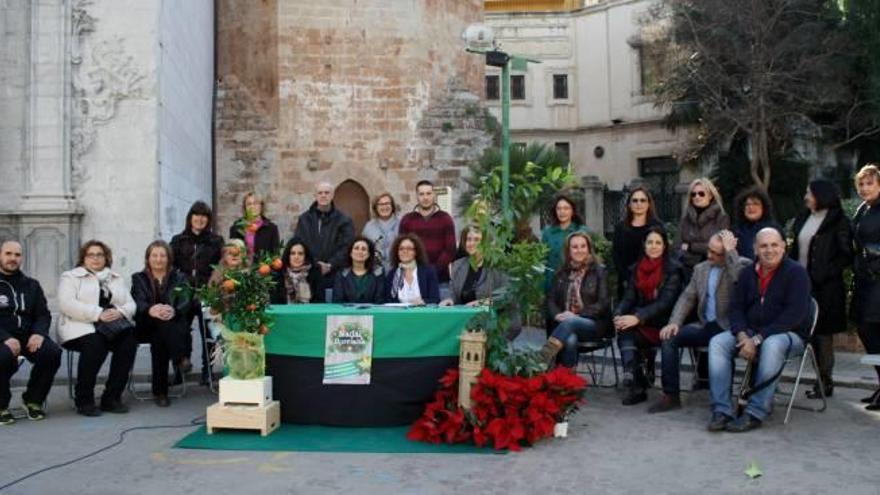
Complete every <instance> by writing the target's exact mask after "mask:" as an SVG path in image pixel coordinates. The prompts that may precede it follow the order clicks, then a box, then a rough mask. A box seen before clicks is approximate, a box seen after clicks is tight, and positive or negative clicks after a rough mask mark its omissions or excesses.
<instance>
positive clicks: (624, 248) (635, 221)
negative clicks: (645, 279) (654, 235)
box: [611, 186, 662, 301]
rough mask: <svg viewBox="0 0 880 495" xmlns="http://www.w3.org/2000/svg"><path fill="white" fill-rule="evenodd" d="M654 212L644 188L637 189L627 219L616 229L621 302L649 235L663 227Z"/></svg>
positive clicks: (614, 242) (614, 241)
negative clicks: (646, 236) (653, 228)
mask: <svg viewBox="0 0 880 495" xmlns="http://www.w3.org/2000/svg"><path fill="white" fill-rule="evenodd" d="M656 212H657V210H656V209H655V208H654V198H653V197H652V196H651V193H650V191H648V189H647V188H646V187H644V186H638V187H635V188H633V189H632V190H631V191H630V192H629V195H628V196H627V198H626V216H625V217H624V219H623V220H622V221H621V222H620V223H619V224H617V226H616V227H615V228H614V237H613V238H612V240H611V252H612V253H613V254H612V256H613V259H614V267H615V269H616V270H617V300H618V301H619V300H621V299H622V298H623V291H624V289H625V288H626V283H627V282H628V281H629V276H630V271H629V270H630V267H631V266H632V265H633V264H635V262H636V261H638V260H639V256H641V255H642V252H644V249H645V235H646V234H647V233H648V230H649V229H650V228H651V227H655V226H658V225H662V223H661V222H660V219H658V218H657V213H656Z"/></svg>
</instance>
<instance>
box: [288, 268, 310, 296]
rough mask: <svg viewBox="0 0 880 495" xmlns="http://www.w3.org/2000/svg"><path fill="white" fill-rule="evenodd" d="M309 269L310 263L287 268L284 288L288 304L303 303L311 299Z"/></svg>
mask: <svg viewBox="0 0 880 495" xmlns="http://www.w3.org/2000/svg"><path fill="white" fill-rule="evenodd" d="M311 269H312V265H303V266H301V267H299V268H292V267H288V268H287V271H286V272H285V279H284V288H285V289H287V303H288V304H305V303H308V302H309V301H311V300H312V288H311V287H310V286H309V280H308V279H309V271H310V270H311Z"/></svg>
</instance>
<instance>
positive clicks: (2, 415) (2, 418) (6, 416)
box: [0, 409, 15, 426]
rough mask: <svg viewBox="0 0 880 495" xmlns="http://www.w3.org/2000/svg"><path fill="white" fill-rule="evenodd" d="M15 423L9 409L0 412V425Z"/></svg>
mask: <svg viewBox="0 0 880 495" xmlns="http://www.w3.org/2000/svg"><path fill="white" fill-rule="evenodd" d="M12 423H15V418H14V417H13V416H12V413H11V412H10V411H9V409H3V410H0V425H4V426H5V425H11V424H12Z"/></svg>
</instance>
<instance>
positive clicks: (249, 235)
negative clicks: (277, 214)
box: [244, 217, 263, 255]
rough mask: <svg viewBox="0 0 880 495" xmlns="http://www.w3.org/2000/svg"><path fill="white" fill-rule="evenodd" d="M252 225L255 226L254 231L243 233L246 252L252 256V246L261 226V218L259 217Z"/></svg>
mask: <svg viewBox="0 0 880 495" xmlns="http://www.w3.org/2000/svg"><path fill="white" fill-rule="evenodd" d="M253 224H254V225H256V226H257V228H256V229H254V231H253V232H251V231H250V230H248V229H245V232H244V243H245V245H246V246H247V251H248V254H250V255H253V254H254V250H255V247H254V245H255V243H256V240H257V231H258V230H260V227H262V226H263V218H262V217H260V218H258V219H256V220H254V222H253Z"/></svg>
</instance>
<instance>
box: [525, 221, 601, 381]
mask: <svg viewBox="0 0 880 495" xmlns="http://www.w3.org/2000/svg"><path fill="white" fill-rule="evenodd" d="M562 253H563V263H562V266H561V267H560V268H559V270H557V271H556V275H555V277H553V283H552V284H551V286H550V293H549V294H548V297H547V316H548V319H552V321H553V322H554V326H555V328H554V329H553V332H552V333H551V334H550V337H548V339H547V343H546V344H544V347H543V348H542V349H541V351H540V354H541V357H542V359H544V360H545V361H546V362H547V364H548V366H549V365H551V364H552V363H553V360H554V358H555V357H556V355H557V354H558V353H560V352H561V357H560V361H561V363H562V365H563V366H567V367H574V366H576V365H577V359H578V350H577V345H578V342H579V341H595V340H598V339H600V338H602V337H604V336H605V335H606V333H607V332H608V330H609V329H610V312H611V300H610V299H609V296H608V274H607V272H606V271H605V267H604V266H602V265H601V264H600V263H599V260H597V259H596V257H595V256H594V255H593V243H592V241H591V240H590V236H589V235H588V234H587V233H585V232H574V233H572V234H569V235H568V237H566V239H565V244H564V246H563V251H562Z"/></svg>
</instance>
